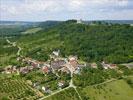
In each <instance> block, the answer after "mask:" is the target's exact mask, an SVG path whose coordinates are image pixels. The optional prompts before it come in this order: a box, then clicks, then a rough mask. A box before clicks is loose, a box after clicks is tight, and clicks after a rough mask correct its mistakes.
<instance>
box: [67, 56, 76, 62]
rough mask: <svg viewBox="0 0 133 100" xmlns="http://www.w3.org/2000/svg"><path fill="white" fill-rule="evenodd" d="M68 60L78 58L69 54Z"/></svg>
mask: <svg viewBox="0 0 133 100" xmlns="http://www.w3.org/2000/svg"><path fill="white" fill-rule="evenodd" d="M68 60H69V61H73V60H75V61H77V60H78V57H77V56H69V57H68Z"/></svg>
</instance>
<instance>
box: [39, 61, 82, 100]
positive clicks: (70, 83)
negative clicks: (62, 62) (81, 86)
mask: <svg viewBox="0 0 133 100" xmlns="http://www.w3.org/2000/svg"><path fill="white" fill-rule="evenodd" d="M66 63H68V62H66ZM67 68H68V69H69V70H70V73H71V80H70V82H69V86H68V87H66V88H64V89H60V90H57V91H56V92H53V93H51V94H50V95H48V96H44V97H42V98H40V99H39V100H44V99H46V98H48V97H50V96H52V95H55V94H57V93H59V92H62V91H64V90H66V89H68V88H74V90H75V92H76V93H77V95H78V97H79V99H80V100H82V98H81V96H80V94H79V92H78V90H77V87H76V86H75V85H74V84H73V80H72V78H73V70H72V69H71V68H72V67H71V65H70V64H68V65H67ZM53 71H54V69H53Z"/></svg>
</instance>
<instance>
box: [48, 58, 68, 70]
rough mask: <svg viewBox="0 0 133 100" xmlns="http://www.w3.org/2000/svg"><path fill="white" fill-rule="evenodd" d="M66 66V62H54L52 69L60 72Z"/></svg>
mask: <svg viewBox="0 0 133 100" xmlns="http://www.w3.org/2000/svg"><path fill="white" fill-rule="evenodd" d="M65 64H66V62H65V61H64V60H57V61H52V62H51V67H52V68H54V69H55V70H59V69H61V68H62V67H64V65H65Z"/></svg>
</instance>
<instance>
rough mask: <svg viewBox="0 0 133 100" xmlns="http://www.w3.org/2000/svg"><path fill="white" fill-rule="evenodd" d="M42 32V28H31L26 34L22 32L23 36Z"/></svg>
mask: <svg viewBox="0 0 133 100" xmlns="http://www.w3.org/2000/svg"><path fill="white" fill-rule="evenodd" d="M40 30H41V28H40V27H37V28H31V29H28V30H26V31H25V32H22V34H31V33H36V32H38V31H40Z"/></svg>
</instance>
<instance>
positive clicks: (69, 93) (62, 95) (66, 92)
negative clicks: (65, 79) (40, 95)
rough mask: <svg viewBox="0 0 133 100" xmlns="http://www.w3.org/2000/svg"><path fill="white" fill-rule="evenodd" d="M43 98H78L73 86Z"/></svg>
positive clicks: (71, 99) (48, 99) (60, 99)
mask: <svg viewBox="0 0 133 100" xmlns="http://www.w3.org/2000/svg"><path fill="white" fill-rule="evenodd" d="M44 100H80V99H79V97H78V95H77V93H76V92H75V90H74V89H73V88H69V89H67V90H64V91H62V92H60V93H57V94H55V95H53V96H50V97H48V98H46V99H44Z"/></svg>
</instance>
